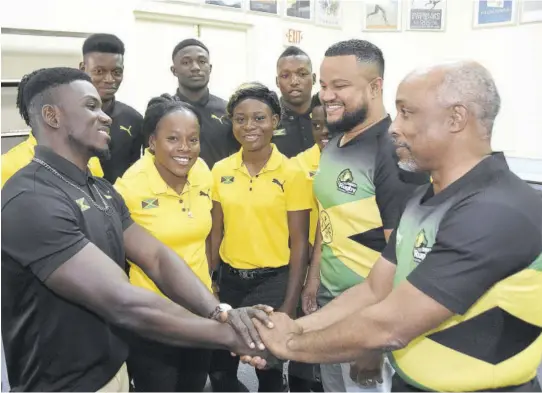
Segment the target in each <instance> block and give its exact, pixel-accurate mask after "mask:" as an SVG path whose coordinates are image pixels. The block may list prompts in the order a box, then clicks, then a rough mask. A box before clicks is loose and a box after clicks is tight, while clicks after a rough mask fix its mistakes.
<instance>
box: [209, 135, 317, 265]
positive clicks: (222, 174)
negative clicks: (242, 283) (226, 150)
mask: <svg viewBox="0 0 542 393" xmlns="http://www.w3.org/2000/svg"><path fill="white" fill-rule="evenodd" d="M242 154H243V150H242V149H241V150H240V151H239V152H237V153H235V154H233V155H231V156H229V157H228V158H225V159H224V160H222V161H220V162H218V163H216V164H215V166H214V167H213V171H212V173H213V180H214V182H213V186H214V188H213V193H212V194H213V200H215V201H217V202H219V203H220V205H221V206H222V211H223V212H224V239H223V240H222V245H221V246H220V256H221V258H222V260H223V261H224V262H225V263H227V264H228V265H230V266H232V267H234V268H236V269H257V268H262V267H274V268H276V267H281V266H285V265H287V264H288V263H289V262H290V248H289V246H288V240H289V230H288V216H287V212H289V211H299V210H309V209H310V208H311V205H312V204H311V200H310V195H309V194H308V193H307V192H306V190H307V188H308V187H310V184H309V182H308V180H307V177H306V176H305V174H304V173H303V171H302V170H301V169H300V168H299V167H298V166H297V165H296V164H295V163H293V162H292V161H290V160H288V159H287V158H286V157H285V156H283V155H282V154H281V153H280V152H279V151H278V150H277V148H276V147H275V145H273V151H272V153H271V157H270V158H269V161H268V162H267V164H266V166H265V167H264V168H263V169H262V170H261V172H260V173H259V174H257V175H256V176H250V174H249V173H248V171H247V168H246V167H245V165H244V164H243V158H242Z"/></svg>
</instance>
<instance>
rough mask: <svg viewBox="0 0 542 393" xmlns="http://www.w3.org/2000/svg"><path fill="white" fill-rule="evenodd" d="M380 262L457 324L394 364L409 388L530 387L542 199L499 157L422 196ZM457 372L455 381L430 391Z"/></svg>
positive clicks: (539, 323)
mask: <svg viewBox="0 0 542 393" xmlns="http://www.w3.org/2000/svg"><path fill="white" fill-rule="evenodd" d="M382 256H383V257H384V258H385V259H387V260H389V261H390V262H392V263H394V264H397V271H396V275H395V281H394V285H395V286H397V285H399V284H400V283H401V282H402V281H403V280H407V281H408V282H409V283H410V284H412V285H413V286H414V287H416V288H417V289H418V290H420V291H421V292H423V293H424V294H426V295H427V296H429V297H431V298H432V299H434V300H435V301H437V302H438V303H440V304H441V305H443V306H444V307H446V308H447V309H449V310H450V311H452V312H453V313H455V314H456V316H454V323H451V324H448V323H444V324H442V325H441V326H439V327H438V328H436V329H434V330H433V331H432V332H430V334H428V335H427V336H426V337H423V338H420V339H417V340H415V341H413V342H411V343H410V344H409V346H407V348H406V349H405V351H408V356H402V357H399V358H395V360H396V362H397V364H396V369H397V370H398V373H399V374H400V375H401V376H402V377H403V379H405V380H406V381H409V380H410V381H417V382H418V383H419V384H421V385H425V386H426V387H429V388H430V389H443V390H445V391H456V390H458V391H465V389H467V391H470V390H471V389H474V390H486V391H487V390H491V389H494V388H506V390H507V391H516V390H517V389H519V390H521V389H523V388H524V387H525V386H524V384H525V383H526V382H527V381H526V378H528V377H527V376H528V375H530V374H531V373H532V372H535V370H536V368H537V366H538V364H539V360H536V359H533V357H532V356H531V355H530V354H532V353H533V351H537V350H538V351H539V350H540V344H536V343H537V342H539V341H540V340H539V339H540V337H542V320H541V319H540V317H538V316H539V315H542V298H540V295H539V294H540V293H541V291H542V199H541V198H540V196H538V195H537V194H536V192H535V191H534V190H533V189H531V188H530V187H529V186H528V185H527V184H526V183H525V182H524V181H523V180H521V179H520V178H518V177H517V176H516V175H514V174H513V173H512V172H511V171H510V170H509V169H508V166H507V164H506V160H505V158H504V156H503V155H502V154H501V153H495V154H493V155H492V156H490V157H487V158H485V159H484V160H482V161H481V162H480V163H479V164H478V165H477V166H475V167H474V168H473V169H472V170H471V171H469V172H468V173H467V174H466V175H464V176H463V177H461V178H460V179H458V180H457V181H455V182H454V183H453V184H451V185H450V186H448V187H446V188H445V189H444V190H442V191H441V192H439V193H438V194H434V192H433V186H432V185H426V186H422V187H420V188H419V189H418V190H416V191H415V192H414V194H413V196H412V198H411V199H410V200H409V201H408V202H407V204H406V207H405V208H404V212H403V214H402V216H401V220H400V223H399V226H398V228H397V229H396V230H395V231H394V232H393V234H392V236H391V237H390V240H389V243H388V246H387V247H386V249H385V250H384V252H383V253H382ZM535 315H536V316H537V317H534V316H535ZM435 345H437V346H438V348H439V350H438V351H435V350H434V351H433V352H431V351H432V348H437V347H433V346H435ZM537 348H538V349H537ZM432 354H433V358H431V359H430V358H428V356H429V357H431V356H432ZM512 357H514V361H513V362H509V361H508V360H509V359H510V358H512ZM450 359H453V360H450ZM425 362H431V364H433V365H435V367H432V368H431V372H430V374H431V375H427V374H425V371H424V367H426V368H427V369H429V368H430V367H429V364H426V363H425ZM452 364H454V366H453V367H454V370H453V372H454V378H452V379H449V378H444V377H443V378H442V379H441V380H440V381H447V382H446V383H447V385H445V386H435V385H431V383H434V381H435V378H434V376H435V375H438V374H439V373H448V372H450V367H452ZM489 367H494V370H493V371H491V372H489V373H482V374H479V375H472V373H473V371H472V370H478V369H482V368H483V369H487V368H489ZM518 367H519V368H522V369H523V370H525V373H521V374H518V373H516V370H517V368H518ZM401 370H403V371H401ZM406 370H408V371H406ZM404 374H407V375H406V377H404ZM497 374H498V377H497V376H496V375H497ZM436 380H439V379H438V378H437V379H436ZM473 381H475V382H473ZM442 383H444V382H442ZM518 385H521V386H520V388H516V386H518Z"/></svg>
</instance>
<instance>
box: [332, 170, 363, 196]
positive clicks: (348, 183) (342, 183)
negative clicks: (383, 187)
mask: <svg viewBox="0 0 542 393" xmlns="http://www.w3.org/2000/svg"><path fill="white" fill-rule="evenodd" d="M337 189H338V190H339V191H341V192H344V193H346V194H349V195H354V194H355V193H356V191H357V190H358V185H357V184H356V183H354V175H352V171H351V170H350V169H345V170H343V171H342V172H341V173H339V176H338V177H337Z"/></svg>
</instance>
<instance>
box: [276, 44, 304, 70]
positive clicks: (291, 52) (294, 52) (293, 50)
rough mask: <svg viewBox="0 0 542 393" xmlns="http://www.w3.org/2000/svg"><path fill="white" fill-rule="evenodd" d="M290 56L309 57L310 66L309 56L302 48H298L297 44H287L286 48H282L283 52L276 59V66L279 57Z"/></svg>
mask: <svg viewBox="0 0 542 393" xmlns="http://www.w3.org/2000/svg"><path fill="white" fill-rule="evenodd" d="M291 56H294V57H295V56H304V57H306V58H307V59H309V64H310V65H311V67H312V63H311V58H310V57H309V55H308V54H307V53H306V52H305V51H304V50H302V49H301V48H298V47H297V46H289V47H288V48H286V49H285V50H284V52H282V53H281V54H280V56H279V58H278V60H277V67H278V65H279V61H280V59H284V58H285V57H291Z"/></svg>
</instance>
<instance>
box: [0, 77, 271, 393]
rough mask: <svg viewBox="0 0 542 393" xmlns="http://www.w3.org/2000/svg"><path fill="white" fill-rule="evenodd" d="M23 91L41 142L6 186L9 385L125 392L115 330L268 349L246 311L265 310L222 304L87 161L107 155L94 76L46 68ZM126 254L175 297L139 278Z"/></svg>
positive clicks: (105, 124) (24, 110) (123, 349)
mask: <svg viewBox="0 0 542 393" xmlns="http://www.w3.org/2000/svg"><path fill="white" fill-rule="evenodd" d="M19 95H20V99H18V100H17V102H18V103H20V106H19V110H20V112H21V115H22V117H23V118H25V119H26V118H28V119H29V121H30V125H31V126H32V130H33V132H34V135H35V136H36V138H37V140H38V146H37V147H36V149H35V156H34V158H33V160H32V162H31V163H30V164H28V165H27V166H25V167H24V168H22V169H21V170H19V171H18V172H17V173H16V174H15V175H14V176H13V177H11V178H10V179H9V180H8V181H7V182H6V184H5V185H4V188H3V189H2V226H3V228H4V229H5V230H4V231H2V295H3V296H2V297H3V299H2V337H3V341H4V345H5V354H6V361H7V366H8V374H9V378H10V383H11V386H12V388H13V389H14V390H15V391H97V390H99V389H102V388H103V389H105V390H107V391H127V389H128V380H127V379H128V377H127V373H126V367H125V365H124V363H125V361H126V358H127V355H128V348H127V345H126V343H125V342H123V340H122V338H121V337H120V336H119V334H118V333H119V332H118V331H117V329H115V328H114V327H113V326H112V325H117V326H119V327H122V328H124V329H129V330H132V331H134V332H136V333H138V334H140V335H142V336H144V337H147V338H150V339H154V340H157V341H161V342H163V343H166V344H169V345H179V346H195V347H209V348H222V349H229V350H232V351H235V352H236V353H243V352H252V351H253V350H252V349H250V348H249V345H250V346H251V347H252V348H256V347H258V348H261V347H260V346H259V345H258V344H260V343H259V337H258V336H257V333H256V332H255V330H254V327H253V326H252V324H251V323H250V319H247V318H250V317H251V316H253V315H257V316H258V318H262V319H264V320H267V315H266V314H265V312H263V311H261V310H257V309H254V308H250V309H240V310H231V307H229V306H227V305H221V304H218V301H217V300H216V299H215V297H214V296H213V295H212V294H211V293H210V292H209V291H208V290H207V288H206V287H205V286H204V285H203V283H202V282H201V281H200V280H199V279H198V278H197V277H196V276H195V275H194V273H193V272H192V270H191V269H190V267H188V265H187V264H186V263H185V262H184V261H183V260H181V259H180V258H179V257H178V256H177V254H176V253H174V252H173V251H171V250H170V249H168V248H167V247H166V246H164V245H163V244H162V243H160V242H158V241H157V240H156V239H155V238H154V237H152V236H151V235H150V234H149V233H148V232H147V231H145V230H144V229H142V228H141V227H140V226H139V225H137V224H135V223H134V222H133V221H132V219H131V218H130V213H129V211H128V208H127V207H126V205H125V203H124V201H123V199H122V197H121V196H120V195H119V194H118V193H116V192H115V190H114V188H113V186H112V185H111V184H110V183H109V182H107V181H105V180H103V179H100V178H94V177H93V176H92V175H90V173H89V171H88V169H87V164H88V160H89V159H90V157H92V156H94V155H98V156H101V157H104V158H107V156H108V155H109V149H108V143H109V140H110V136H109V127H110V125H111V119H110V118H109V117H108V116H107V115H106V114H105V113H104V112H103V111H102V110H101V100H100V97H99V95H98V92H97V91H96V89H95V87H94V86H93V85H92V84H91V79H90V77H89V76H88V75H86V74H85V73H83V72H82V71H80V70H77V69H73V68H50V69H43V70H41V71H39V72H38V73H36V74H34V75H33V76H32V77H30V78H23V80H22V81H21V84H20V86H19ZM127 258H128V259H129V260H130V261H132V262H133V263H135V264H137V265H139V266H140V267H141V268H142V269H143V271H144V272H145V273H146V274H147V275H148V276H149V277H150V278H151V279H152V280H153V281H154V282H155V283H156V284H157V285H158V287H159V288H160V289H161V290H162V291H163V292H164V293H165V294H166V296H167V297H168V298H169V299H172V300H173V301H174V302H175V303H174V302H172V301H170V300H167V299H165V298H163V297H161V296H159V295H157V294H154V293H153V292H151V291H147V290H144V289H141V288H139V287H136V286H133V285H131V284H130V282H129V280H128V277H127V276H126V273H125V271H124V266H125V261H126V259H127ZM179 304H181V305H182V306H184V307H186V309H185V308H183V307H181V306H180V305H179ZM188 310H190V311H192V312H194V314H192V313H191V312H189V311H188ZM265 311H269V309H265ZM195 314H196V315H199V316H203V317H204V318H201V317H199V316H196V315H195ZM219 321H227V324H222V323H219ZM243 321H248V324H249V325H245V323H244V322H243ZM232 328H233V329H234V330H232ZM247 329H248V332H247ZM235 331H238V332H240V334H239V335H238V334H236V333H235ZM258 352H260V351H258ZM260 353H261V352H260Z"/></svg>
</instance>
